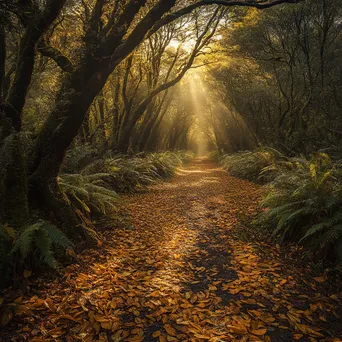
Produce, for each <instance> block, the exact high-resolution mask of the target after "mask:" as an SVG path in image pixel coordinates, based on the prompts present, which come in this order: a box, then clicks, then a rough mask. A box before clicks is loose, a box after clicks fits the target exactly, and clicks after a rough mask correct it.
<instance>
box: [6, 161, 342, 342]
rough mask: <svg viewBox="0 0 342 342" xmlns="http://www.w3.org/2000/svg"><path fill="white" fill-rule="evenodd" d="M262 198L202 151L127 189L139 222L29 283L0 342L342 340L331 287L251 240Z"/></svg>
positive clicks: (253, 186)
mask: <svg viewBox="0 0 342 342" xmlns="http://www.w3.org/2000/svg"><path fill="white" fill-rule="evenodd" d="M261 195H262V188H261V187H260V186H258V185H256V184H253V183H250V182H247V181H243V180H240V179H237V178H234V177H231V176H229V175H228V174H227V173H226V172H225V171H223V170H221V169H218V168H217V166H215V165H214V164H212V163H211V162H210V161H208V160H207V159H195V160H194V162H192V163H191V164H190V165H188V166H186V167H184V168H182V169H180V170H178V171H177V174H176V176H175V177H174V178H173V179H172V180H171V181H170V182H165V183H161V184H158V185H154V186H152V187H150V188H149V189H148V190H147V191H142V192H140V193H138V194H134V195H126V196H124V199H123V203H124V206H125V208H126V210H128V212H129V214H130V216H131V224H130V226H129V227H126V228H121V229H116V230H114V231H113V230H112V229H106V230H105V234H106V236H107V238H108V241H107V242H104V243H103V245H102V246H101V247H100V248H98V249H94V250H87V251H85V252H84V253H83V254H82V255H81V256H79V258H78V261H77V262H76V263H74V264H72V265H70V266H68V267H67V269H66V272H65V273H62V275H61V276H59V277H57V278H55V279H54V278H52V279H51V281H50V282H47V281H46V280H41V281H38V280H36V281H35V282H34V283H31V284H28V285H27V286H28V287H29V288H30V292H29V294H26V295H23V296H18V298H16V300H15V301H14V302H13V303H12V306H13V307H16V312H17V316H15V317H13V318H12V320H11V321H10V322H9V323H8V324H7V325H6V327H5V328H1V331H0V340H1V338H3V341H26V340H29V341H35V342H38V341H67V342H71V341H86V342H88V341H89V342H90V341H280V342H281V341H294V340H300V341H341V339H339V337H341V336H342V319H341V314H342V312H341V307H342V306H341V302H340V300H341V298H340V297H339V295H338V294H337V293H335V294H334V290H335V292H336V288H335V289H334V286H333V284H331V283H330V284H329V281H328V279H327V278H326V277H325V276H324V275H323V276H322V275H321V276H315V275H314V274H312V273H311V272H312V271H311V270H310V269H309V268H308V267H307V266H306V265H300V264H298V265H297V266H294V264H293V263H292V262H291V261H289V260H291V259H289V258H288V257H286V258H284V256H283V253H282V251H281V250H280V248H279V246H278V245H275V244H274V245H273V244H272V243H266V242H261V241H259V240H258V239H253V238H252V239H251V238H250V237H251V236H253V234H252V235H251V234H250V232H249V231H250V228H247V227H246V226H245V224H244V222H245V220H246V218H249V219H250V217H252V216H254V215H255V213H256V212H257V210H258V208H257V203H258V200H259V198H260V196H261ZM108 226H110V224H109V223H108ZM107 228H109V227H107ZM33 291H34V293H33ZM0 299H1V298H0ZM5 300H8V299H6V294H5ZM338 311H339V312H338Z"/></svg>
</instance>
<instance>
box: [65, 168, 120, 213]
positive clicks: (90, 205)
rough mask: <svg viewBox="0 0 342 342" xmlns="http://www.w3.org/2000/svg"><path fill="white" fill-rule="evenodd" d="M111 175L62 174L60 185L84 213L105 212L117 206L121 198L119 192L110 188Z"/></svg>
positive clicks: (72, 202)
mask: <svg viewBox="0 0 342 342" xmlns="http://www.w3.org/2000/svg"><path fill="white" fill-rule="evenodd" d="M111 177H112V176H111V175H110V174H109V173H96V174H91V175H84V176H83V175H81V174H71V175H70V174H62V175H60V177H59V185H60V186H61V190H62V191H63V192H64V193H65V194H66V196H67V198H68V199H69V201H70V202H71V204H72V205H73V206H74V207H75V208H78V209H79V210H81V211H82V212H84V213H93V214H105V213H106V212H107V211H108V210H111V209H114V208H115V204H117V202H118V199H119V197H118V195H117V193H116V192H115V191H113V190H110V189H109V188H108V187H109V184H110V179H111Z"/></svg>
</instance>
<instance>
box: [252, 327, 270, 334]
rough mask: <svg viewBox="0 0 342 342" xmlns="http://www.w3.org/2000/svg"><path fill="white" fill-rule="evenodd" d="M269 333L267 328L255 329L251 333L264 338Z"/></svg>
mask: <svg viewBox="0 0 342 342" xmlns="http://www.w3.org/2000/svg"><path fill="white" fill-rule="evenodd" d="M266 332H267V329H266V328H262V329H254V330H252V331H251V333H252V334H253V335H257V336H263V335H265V334H266Z"/></svg>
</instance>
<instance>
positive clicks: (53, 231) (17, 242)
mask: <svg viewBox="0 0 342 342" xmlns="http://www.w3.org/2000/svg"><path fill="white" fill-rule="evenodd" d="M72 247H73V244H72V242H71V241H70V240H69V239H68V238H67V236H66V235H65V234H64V233H63V232H62V231H60V230H59V229H58V228H57V227H56V226H55V225H53V224H51V223H50V222H47V221H43V220H38V221H37V222H35V223H32V224H28V225H25V226H23V227H21V228H20V229H19V230H15V229H13V228H11V227H9V226H8V225H7V224H5V225H1V224H0V276H1V281H0V285H1V286H3V285H5V284H6V283H7V281H8V279H9V275H10V273H11V272H12V271H14V270H17V271H18V270H19V271H22V270H23V269H25V268H26V269H31V268H32V267H33V265H37V266H38V267H39V266H41V263H43V264H45V265H47V266H49V267H51V268H56V267H57V265H58V262H57V260H56V258H55V253H56V251H58V250H62V251H66V250H72Z"/></svg>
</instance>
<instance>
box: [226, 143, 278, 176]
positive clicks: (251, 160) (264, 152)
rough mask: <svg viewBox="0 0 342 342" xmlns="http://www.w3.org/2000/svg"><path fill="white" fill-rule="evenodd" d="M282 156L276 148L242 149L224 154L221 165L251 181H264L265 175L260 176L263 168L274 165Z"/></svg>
mask: <svg viewBox="0 0 342 342" xmlns="http://www.w3.org/2000/svg"><path fill="white" fill-rule="evenodd" d="M280 158H283V156H282V155H281V154H280V152H278V151H276V150H274V149H260V150H255V151H242V152H238V153H235V154H231V155H224V156H223V157H222V159H221V165H222V167H223V168H224V169H225V170H227V171H228V172H229V173H230V174H231V175H232V176H235V177H239V178H242V179H248V180H251V181H264V177H260V176H261V172H262V170H263V169H264V168H266V167H270V166H272V165H274V163H275V161H276V160H278V159H280Z"/></svg>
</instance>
